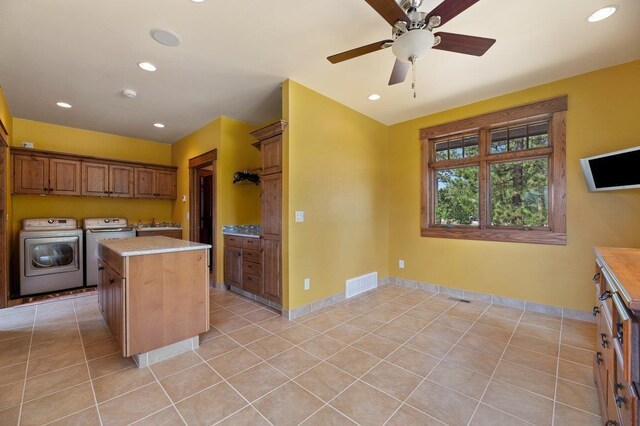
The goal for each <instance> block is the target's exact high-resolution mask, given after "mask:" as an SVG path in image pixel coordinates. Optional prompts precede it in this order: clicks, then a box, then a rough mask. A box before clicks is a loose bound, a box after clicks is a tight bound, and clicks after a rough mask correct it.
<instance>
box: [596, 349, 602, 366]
mask: <svg viewBox="0 0 640 426" xmlns="http://www.w3.org/2000/svg"><path fill="white" fill-rule="evenodd" d="M596 364H598V365H600V364H602V352H596Z"/></svg>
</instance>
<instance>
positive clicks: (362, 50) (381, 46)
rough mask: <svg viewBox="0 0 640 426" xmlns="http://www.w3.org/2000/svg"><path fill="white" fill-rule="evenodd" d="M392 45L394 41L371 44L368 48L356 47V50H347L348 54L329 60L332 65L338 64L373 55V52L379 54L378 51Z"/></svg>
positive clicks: (343, 53)
mask: <svg viewBox="0 0 640 426" xmlns="http://www.w3.org/2000/svg"><path fill="white" fill-rule="evenodd" d="M392 44H393V40H382V41H378V42H376V43H371V44H368V45H366V46H361V47H356V48H355V49H351V50H347V51H346V52H342V53H338V54H336V55H332V56H329V57H328V58H327V59H328V60H329V62H331V63H332V64H337V63H338V62H342V61H346V60H348V59H353V58H357V57H358V56H362V55H366V54H367V53H373V52H377V51H378V50H382V49H386V48H387V47H389V46H391V45H392Z"/></svg>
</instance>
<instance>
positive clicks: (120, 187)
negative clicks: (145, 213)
mask: <svg viewBox="0 0 640 426" xmlns="http://www.w3.org/2000/svg"><path fill="white" fill-rule="evenodd" d="M109 196H110V197H120V198H129V197H133V167H128V166H120V165H115V164H112V165H110V166H109Z"/></svg>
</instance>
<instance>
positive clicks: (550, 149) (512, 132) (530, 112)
mask: <svg viewBox="0 0 640 426" xmlns="http://www.w3.org/2000/svg"><path fill="white" fill-rule="evenodd" d="M566 110H567V97H566V96H563V97H559V98H554V99H549V100H545V101H540V102H536V103H533V104H529V105H523V106H519V107H515V108H511V109H508V110H503V111H498V112H493V113H488V114H484V115H481V116H477V117H471V118H467V119H464V120H460V121H456V122H452V123H446V124H441V125H438V126H434V127H429V128H426V129H422V130H421V131H420V138H421V141H422V213H421V228H422V236H424V237H439V238H462V239H476V240H492V241H512V242H524V243H541V244H566V242H567V236H566V213H565V210H566V194H565V115H566Z"/></svg>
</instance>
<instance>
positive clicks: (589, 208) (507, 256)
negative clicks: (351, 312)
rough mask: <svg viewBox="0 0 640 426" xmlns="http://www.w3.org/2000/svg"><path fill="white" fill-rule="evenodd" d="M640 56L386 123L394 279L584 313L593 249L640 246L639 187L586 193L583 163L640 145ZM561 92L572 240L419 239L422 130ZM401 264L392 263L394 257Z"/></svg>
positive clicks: (590, 298) (590, 297) (587, 307)
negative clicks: (566, 97) (565, 105)
mask: <svg viewBox="0 0 640 426" xmlns="http://www.w3.org/2000/svg"><path fill="white" fill-rule="evenodd" d="M638 76H640V61H635V62H631V63H628V64H623V65H619V66H616V67H612V68H608V69H604V70H600V71H596V72H592V73H588V74H584V75H579V76H576V77H572V78H569V79H566V80H561V81H557V82H553V83H550V84H545V85H542V86H538V87H534V88H530V89H527V90H523V91H520V92H516V93H512V94H509V95H505V96H500V97H497V98H493V99H489V100H485V101H482V102H478V103H474V104H471V105H467V106H464V107H461V108H455V109H452V110H449V111H444V112H441V113H438V114H433V115H429V116H426V117H422V118H418V119H415V120H411V121H407V122H404V123H400V124H397V125H394V126H392V127H391V129H390V143H391V146H392V147H393V149H392V150H390V151H389V156H390V161H389V164H390V176H391V179H390V181H389V182H390V188H389V189H390V190H389V193H390V200H389V212H390V222H389V236H390V238H389V247H390V252H389V253H390V256H389V265H390V275H393V276H398V277H402V278H406V279H412V280H419V281H423V282H430V283H435V284H440V285H445V286H449V287H455V288H464V289H467V290H471V291H478V292H483V293H491V294H496V295H501V296H506V297H511V298H516V299H524V300H529V301H534V302H539V303H545V304H550V305H556V306H562V307H565V308H571V309H579V310H590V307H591V306H592V304H593V283H592V282H591V280H590V277H591V276H592V275H593V269H594V267H593V263H594V261H593V253H592V247H593V246H622V247H638V246H640V191H638V190H637V189H636V190H627V191H613V192H601V193H589V192H587V188H586V185H585V182H584V178H583V176H582V172H581V170H580V165H579V161H578V160H579V159H580V158H582V157H587V156H591V155H596V154H600V153H604V152H608V151H614V150H618V149H623V148H628V147H632V146H637V145H640V137H639V136H638V135H640V120H638V112H639V111H640V79H639V78H638ZM563 94H567V95H569V110H568V113H567V200H568V201H567V227H568V244H567V245H566V246H550V245H536V244H516V243H499V242H484V241H465V240H453V239H437V238H422V237H420V143H419V136H418V132H419V129H421V128H423V127H428V126H432V125H435V124H440V123H446V122H449V121H453V120H458V119H461V118H464V117H469V116H474V115H477V114H482V113H485V112H489V111H494V110H499V109H504V108H509V107H512V106H516V105H520V104H524V103H528V102H533V101H537V100H540V99H545V98H550V97H554V96H559V95H563ZM399 259H404V260H405V269H398V267H397V265H398V260H399Z"/></svg>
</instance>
